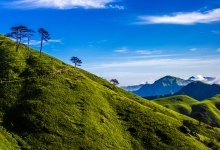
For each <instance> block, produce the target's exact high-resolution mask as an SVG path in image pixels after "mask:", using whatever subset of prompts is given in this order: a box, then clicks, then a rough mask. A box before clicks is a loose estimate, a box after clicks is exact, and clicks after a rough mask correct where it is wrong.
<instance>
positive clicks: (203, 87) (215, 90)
mask: <svg viewBox="0 0 220 150" xmlns="http://www.w3.org/2000/svg"><path fill="white" fill-rule="evenodd" d="M180 94H185V95H188V96H190V97H192V98H194V99H197V100H204V99H207V98H210V97H213V96H215V95H216V94H220V85H217V84H212V85H210V84H206V83H203V82H199V81H196V82H192V83H190V84H188V85H186V86H185V87H183V88H182V89H181V90H179V91H178V92H176V93H175V95H180Z"/></svg>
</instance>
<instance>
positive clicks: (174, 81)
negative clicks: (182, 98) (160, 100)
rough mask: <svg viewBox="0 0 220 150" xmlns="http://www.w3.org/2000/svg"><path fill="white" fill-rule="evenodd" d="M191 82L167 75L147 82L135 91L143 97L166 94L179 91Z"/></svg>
mask: <svg viewBox="0 0 220 150" xmlns="http://www.w3.org/2000/svg"><path fill="white" fill-rule="evenodd" d="M190 82H191V81H186V80H183V79H180V78H177V77H172V76H165V77H163V78H161V79H159V80H157V81H155V82H154V83H153V84H145V85H144V86H142V87H141V88H140V89H139V90H137V91H133V93H135V94H137V95H139V96H142V97H148V96H157V95H166V94H171V93H175V92H177V91H179V90H180V89H181V88H182V87H184V86H185V85H187V84H188V83H190Z"/></svg>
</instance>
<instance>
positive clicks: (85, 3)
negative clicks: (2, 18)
mask: <svg viewBox="0 0 220 150" xmlns="http://www.w3.org/2000/svg"><path fill="white" fill-rule="evenodd" d="M114 1H115V0H16V1H15V0H14V1H12V2H8V3H6V4H5V5H6V6H7V7H11V8H25V9H35V8H55V9H71V8H85V9H89V8H93V9H95V8H96V9H97V8H98V9H100V8H107V4H109V3H112V2H114ZM109 8H117V9H123V7H122V6H118V5H116V6H113V5H110V6H109Z"/></svg>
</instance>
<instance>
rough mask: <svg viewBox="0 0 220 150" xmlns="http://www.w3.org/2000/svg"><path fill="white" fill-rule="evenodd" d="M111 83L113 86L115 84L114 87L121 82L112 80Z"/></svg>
mask: <svg viewBox="0 0 220 150" xmlns="http://www.w3.org/2000/svg"><path fill="white" fill-rule="evenodd" d="M110 82H111V83H112V84H114V85H118V84H119V82H118V80H117V79H111V80H110Z"/></svg>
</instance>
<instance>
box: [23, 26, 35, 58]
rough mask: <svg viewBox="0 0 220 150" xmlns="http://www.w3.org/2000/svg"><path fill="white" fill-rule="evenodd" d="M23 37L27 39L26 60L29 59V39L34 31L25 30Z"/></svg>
mask: <svg viewBox="0 0 220 150" xmlns="http://www.w3.org/2000/svg"><path fill="white" fill-rule="evenodd" d="M24 32H25V37H27V40H28V42H27V49H28V58H29V57H30V38H31V36H33V35H34V33H35V32H34V30H32V29H28V28H27V29H26V30H25V31H24Z"/></svg>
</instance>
